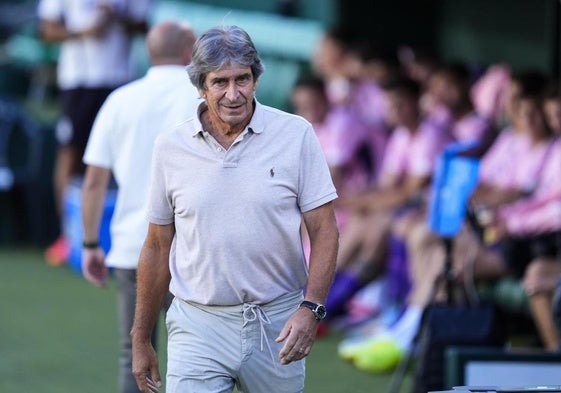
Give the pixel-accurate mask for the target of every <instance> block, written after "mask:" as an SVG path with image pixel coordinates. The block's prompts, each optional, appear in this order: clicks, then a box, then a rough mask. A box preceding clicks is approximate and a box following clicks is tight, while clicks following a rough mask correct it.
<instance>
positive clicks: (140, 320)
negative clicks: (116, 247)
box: [131, 239, 171, 341]
mask: <svg viewBox="0 0 561 393" xmlns="http://www.w3.org/2000/svg"><path fill="white" fill-rule="evenodd" d="M170 245H171V241H170ZM168 258H169V247H162V245H161V244H155V243H153V242H150V241H149V240H148V239H147V241H146V242H145V243H144V246H143V248H142V252H141V254H140V259H139V262H138V273H137V300H136V310H135V316H134V324H133V327H132V330H131V336H132V337H133V339H138V340H143V341H149V340H150V337H151V335H152V331H153V330H154V327H155V325H156V322H157V320H158V317H159V314H160V310H161V309H162V306H163V304H164V300H165V297H166V295H167V293H168V291H169V282H170V279H171V276H170V272H169V265H168Z"/></svg>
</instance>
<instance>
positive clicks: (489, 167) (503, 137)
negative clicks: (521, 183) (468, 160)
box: [479, 127, 529, 188]
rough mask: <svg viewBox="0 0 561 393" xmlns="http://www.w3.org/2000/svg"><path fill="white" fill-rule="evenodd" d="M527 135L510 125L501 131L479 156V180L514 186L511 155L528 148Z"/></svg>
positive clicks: (491, 183)
mask: <svg viewBox="0 0 561 393" xmlns="http://www.w3.org/2000/svg"><path fill="white" fill-rule="evenodd" d="M528 147H529V146H528V139H527V137H526V136H525V135H524V134H522V133H519V132H516V131H513V130H512V129H511V128H510V127H508V128H506V129H504V130H503V131H501V133H500V134H499V135H498V136H497V139H495V141H494V142H493V144H492V145H491V147H489V150H487V152H486V153H485V155H484V156H483V157H482V158H481V164H480V167H479V182H480V183H484V184H488V185H492V186H496V187H499V188H514V187H515V185H514V179H513V178H514V175H513V170H512V169H513V160H512V158H513V157H521V156H522V155H523V151H524V150H526V149H528Z"/></svg>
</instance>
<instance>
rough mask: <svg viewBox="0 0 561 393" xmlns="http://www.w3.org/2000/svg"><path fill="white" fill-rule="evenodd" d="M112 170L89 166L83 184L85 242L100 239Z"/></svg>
mask: <svg viewBox="0 0 561 393" xmlns="http://www.w3.org/2000/svg"><path fill="white" fill-rule="evenodd" d="M110 176H111V172H110V170H109V169H105V168H99V167H94V166H88V168H87V170H86V176H85V178H84V184H83V186H82V223H83V228H84V242H87V243H93V242H97V241H99V227H100V224H101V217H102V215H103V209H104V207H105V194H106V191H107V185H108V183H109V178H110Z"/></svg>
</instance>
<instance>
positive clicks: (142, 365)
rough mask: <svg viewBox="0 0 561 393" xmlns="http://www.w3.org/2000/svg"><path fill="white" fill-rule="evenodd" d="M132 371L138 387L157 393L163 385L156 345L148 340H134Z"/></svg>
mask: <svg viewBox="0 0 561 393" xmlns="http://www.w3.org/2000/svg"><path fill="white" fill-rule="evenodd" d="M132 373H133V375H134V378H135V379H136V384H137V385H138V389H139V390H140V391H141V392H143V393H145V392H147V393H156V392H158V389H159V388H161V387H162V378H161V377H160V371H159V370H158V357H157V355H156V351H155V350H154V347H153V346H152V344H151V343H150V341H148V342H147V343H145V342H138V341H137V340H134V338H133V341H132Z"/></svg>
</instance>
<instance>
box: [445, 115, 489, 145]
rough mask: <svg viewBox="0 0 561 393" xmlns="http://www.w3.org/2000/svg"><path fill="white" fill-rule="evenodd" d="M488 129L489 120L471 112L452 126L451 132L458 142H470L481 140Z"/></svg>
mask: <svg viewBox="0 0 561 393" xmlns="http://www.w3.org/2000/svg"><path fill="white" fill-rule="evenodd" d="M488 127H489V120H487V119H485V118H484V117H483V116H481V115H479V114H477V113H476V112H471V113H470V114H468V115H466V116H464V117H462V118H461V119H459V120H457V121H456V122H455V123H454V124H452V128H451V130H450V132H451V133H452V136H453V137H454V138H455V139H456V140H457V141H458V142H469V141H474V140H478V139H480V138H481V137H482V136H483V134H484V133H485V131H486V130H487V128H488Z"/></svg>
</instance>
